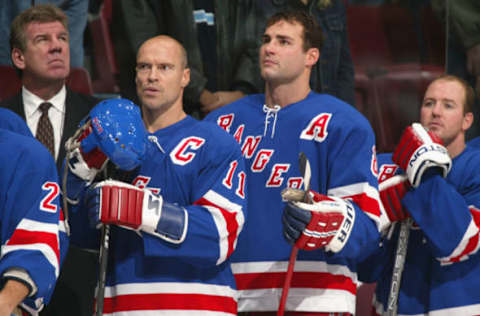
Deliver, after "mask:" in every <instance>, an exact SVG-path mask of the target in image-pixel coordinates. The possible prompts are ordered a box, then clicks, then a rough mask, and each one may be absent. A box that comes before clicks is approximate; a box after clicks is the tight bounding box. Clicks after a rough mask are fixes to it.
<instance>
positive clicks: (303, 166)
mask: <svg viewBox="0 0 480 316" xmlns="http://www.w3.org/2000/svg"><path fill="white" fill-rule="evenodd" d="M298 165H299V168H300V173H301V174H302V177H303V187H304V189H305V196H304V198H303V199H304V201H305V202H308V191H309V190H310V178H311V177H312V170H311V168H310V162H309V161H308V158H307V156H306V155H305V153H303V152H300V154H299V155H298ZM297 253H298V248H297V247H295V245H294V246H293V248H292V252H291V253H290V259H289V261H288V269H287V274H286V275H285V282H284V283H283V289H282V296H281V298H280V304H279V306H278V312H277V316H283V314H284V312H285V305H286V303H287V297H288V290H290V283H291V282H292V276H293V268H294V267H295V261H296V260H297Z"/></svg>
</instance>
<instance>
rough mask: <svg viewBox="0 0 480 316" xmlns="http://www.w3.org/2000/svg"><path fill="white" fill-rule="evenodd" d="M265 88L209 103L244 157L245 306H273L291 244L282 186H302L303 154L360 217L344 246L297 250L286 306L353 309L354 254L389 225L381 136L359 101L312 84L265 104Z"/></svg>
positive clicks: (324, 185)
mask: <svg viewBox="0 0 480 316" xmlns="http://www.w3.org/2000/svg"><path fill="white" fill-rule="evenodd" d="M264 103H265V97H264V95H263V94H258V95H251V96H247V97H245V98H243V99H240V100H238V101H237V102H234V103H232V104H230V105H227V106H224V107H222V108H220V109H219V110H217V111H215V112H213V113H211V114H210V115H208V116H207V117H206V120H211V121H214V122H216V123H217V124H218V125H219V126H221V127H223V128H224V129H225V130H226V131H227V132H229V133H230V134H232V135H233V136H234V137H235V138H236V140H237V141H238V142H239V143H240V144H241V149H242V154H243V156H244V157H245V158H246V165H247V173H248V174H247V187H248V190H247V192H248V209H249V215H248V216H249V217H248V221H247V222H246V225H245V232H244V233H243V234H242V235H241V236H240V239H239V244H238V249H237V251H236V252H235V254H234V255H233V257H232V262H233V264H232V267H233V271H234V274H235V278H236V281H237V287H238V289H239V291H240V297H239V311H275V310H277V309H278V303H279V298H280V296H281V292H282V287H283V283H284V279H285V272H286V270H287V265H288V259H289V256H290V252H291V249H292V246H291V245H289V244H288V243H287V241H286V240H285V239H284V237H283V234H282V222H281V217H282V213H283V209H284V207H285V203H284V202H283V201H282V199H281V195H280V194H281V191H282V189H284V188H286V187H292V188H303V178H302V174H301V172H300V170H299V164H298V156H299V153H300V152H304V153H305V154H306V156H307V157H308V159H309V161H310V165H311V168H312V178H311V189H312V190H315V191H317V192H320V193H322V194H327V195H331V196H337V197H341V198H346V199H351V200H353V202H354V204H355V211H356V221H355V224H354V229H353V231H352V233H351V236H350V238H349V241H348V243H347V244H346V246H345V247H344V248H343V249H342V251H341V252H339V253H337V254H333V253H329V252H325V251H324V250H321V249H320V250H316V251H299V254H298V258H297V262H296V264H295V269H294V273H293V278H292V282H291V288H290V291H289V297H288V300H287V302H286V310H289V311H316V312H329V311H336V312H349V313H352V314H353V313H354V312H355V294H356V284H357V274H356V264H355V261H356V258H357V257H359V256H360V255H362V254H363V253H364V252H365V249H366V248H367V247H368V245H370V244H372V245H374V244H375V243H376V241H377V240H378V238H379V229H381V227H382V225H384V223H386V222H385V217H384V216H382V215H381V214H383V213H382V212H381V207H380V203H379V195H378V188H377V177H376V155H375V146H374V145H375V139H374V134H373V131H372V129H371V127H370V125H369V123H368V121H367V120H366V119H365V118H364V117H363V116H362V115H361V114H360V113H359V112H358V111H356V110H355V109H354V108H353V107H351V106H349V105H348V104H346V103H344V102H342V101H340V100H338V99H336V98H334V97H331V96H328V95H320V94H316V93H313V92H311V93H310V94H309V95H308V96H307V98H306V99H304V100H302V101H300V102H298V103H294V104H290V105H288V106H286V107H284V108H280V107H279V106H277V107H276V108H269V107H267V106H264Z"/></svg>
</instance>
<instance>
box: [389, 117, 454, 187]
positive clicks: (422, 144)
mask: <svg viewBox="0 0 480 316" xmlns="http://www.w3.org/2000/svg"><path fill="white" fill-rule="evenodd" d="M392 160H393V162H395V163H396V164H397V165H399V166H400V167H401V168H402V169H403V170H404V171H405V172H406V174H407V177H408V181H410V184H411V185H412V186H413V187H414V188H416V187H418V186H419V185H420V182H421V181H422V175H423V174H424V173H425V171H426V170H428V169H430V168H437V169H438V170H439V172H441V174H442V176H443V177H446V176H447V174H448V172H449V171H450V168H451V167H452V160H451V159H450V156H449V155H448V152H447V149H446V148H445V147H444V146H443V144H442V141H441V140H440V138H438V136H436V135H435V134H434V133H432V132H427V131H426V130H425V128H424V127H423V126H422V125H420V124H419V123H413V124H412V125H411V126H409V127H407V128H406V129H405V131H404V132H403V134H402V137H401V138H400V142H399V144H398V145H397V147H396V148H395V151H394V153H393V157H392Z"/></svg>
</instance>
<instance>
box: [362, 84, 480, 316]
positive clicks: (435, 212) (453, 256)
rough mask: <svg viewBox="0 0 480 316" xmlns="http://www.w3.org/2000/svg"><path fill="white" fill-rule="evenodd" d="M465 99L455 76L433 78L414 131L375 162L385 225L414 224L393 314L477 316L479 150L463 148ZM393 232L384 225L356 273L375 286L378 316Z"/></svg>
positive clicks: (469, 95) (468, 104) (469, 119)
mask: <svg viewBox="0 0 480 316" xmlns="http://www.w3.org/2000/svg"><path fill="white" fill-rule="evenodd" d="M473 93H474V92H473V89H472V88H471V87H470V86H469V85H468V84H467V83H466V82H465V81H464V80H463V79H460V78H458V77H455V76H450V75H443V76H441V77H439V78H437V79H435V80H434V81H433V82H432V83H431V84H430V85H429V86H428V88H427V90H426V92H425V96H424V99H423V103H422V106H421V110H420V122H421V124H422V125H419V124H418V123H415V124H414V125H412V126H411V127H409V128H407V129H406V131H405V132H404V133H403V135H402V137H401V140H400V143H399V145H397V147H396V149H395V152H394V154H393V155H392V154H384V155H379V159H378V161H379V166H380V169H379V181H380V182H381V183H380V187H381V193H380V194H381V197H382V201H383V203H384V206H385V209H386V210H387V213H388V214H389V216H388V217H389V219H390V221H391V222H392V223H396V222H398V221H399V220H402V219H404V218H407V217H411V218H412V219H413V221H414V224H413V226H412V227H411V229H410V235H409V239H408V247H407V255H406V262H405V266H404V270H403V274H402V278H401V286H400V291H399V298H398V307H397V308H398V314H401V315H479V314H480V293H479V292H478V291H476V290H475V289H476V288H477V287H478V282H479V281H478V276H479V275H480V255H479V253H478V248H479V237H480V234H479V230H480V169H479V168H478V166H480V150H479V149H478V148H475V147H472V146H470V145H466V144H465V132H466V131H467V130H468V129H469V128H470V126H471V125H472V123H473V114H472V105H473V100H474V94H473ZM422 126H423V127H425V128H427V129H428V133H427V132H426V131H425V130H424V128H423V127H422ZM442 142H443V144H444V146H442V145H440V144H439V143H442ZM392 159H393V160H392ZM450 159H451V160H450ZM398 226H399V225H392V226H391V228H392V230H393V235H392V237H391V238H389V237H390V235H389V234H386V235H385V238H383V241H382V243H381V247H380V248H379V249H378V251H377V252H376V253H374V254H373V255H372V256H371V257H370V258H369V259H368V260H366V262H365V263H364V264H362V265H361V269H360V270H359V275H360V277H361V279H362V280H363V281H366V282H375V281H377V288H376V300H375V309H376V313H377V314H379V315H381V314H383V312H384V310H386V309H387V300H388V296H389V291H390V282H391V279H392V267H393V260H394V253H395V251H396V244H397V239H398V233H399V229H398Z"/></svg>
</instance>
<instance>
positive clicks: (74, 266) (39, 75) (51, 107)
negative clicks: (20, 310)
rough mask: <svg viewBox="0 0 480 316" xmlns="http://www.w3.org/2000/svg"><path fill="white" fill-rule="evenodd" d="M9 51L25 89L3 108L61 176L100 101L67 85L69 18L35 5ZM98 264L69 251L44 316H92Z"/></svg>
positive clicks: (17, 24)
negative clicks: (72, 140)
mask: <svg viewBox="0 0 480 316" xmlns="http://www.w3.org/2000/svg"><path fill="white" fill-rule="evenodd" d="M10 46H11V58H12V62H13V65H14V66H15V67H16V68H17V70H18V71H19V74H20V77H21V80H22V89H21V91H19V92H18V94H17V95H15V96H14V97H12V98H11V99H7V100H3V101H2V102H1V103H0V106H3V107H6V108H9V109H10V110H12V111H13V112H16V113H17V114H19V115H20V116H21V117H22V118H23V119H25V121H26V122H27V125H28V127H29V128H30V130H31V131H32V134H33V135H35V137H37V138H38V139H39V140H40V141H41V142H42V143H44V145H45V146H46V147H47V148H48V149H49V151H50V153H51V154H52V155H53V157H54V158H55V161H56V164H57V169H58V170H60V169H61V166H62V163H63V160H64V158H65V148H64V144H65V141H66V140H67V139H68V138H69V137H71V136H72V135H73V133H74V132H75V131H76V130H77V127H78V124H79V122H80V120H81V119H82V118H84V117H85V116H86V115H87V114H88V113H89V112H90V109H91V108H92V107H93V106H94V105H95V104H96V103H98V101H99V100H97V99H95V98H93V97H91V96H86V95H81V94H78V93H75V92H73V91H72V90H70V89H69V88H68V87H66V85H65V80H66V78H67V76H68V74H69V72H70V47H69V33H68V29H67V16H66V15H65V13H64V12H63V11H62V10H61V9H59V8H57V7H55V6H53V5H37V6H33V7H31V8H29V9H27V10H25V11H23V12H22V13H20V14H19V15H18V16H17V17H16V18H15V19H14V21H13V22H12V26H11V30H10ZM60 176H61V175H60ZM95 263H96V257H95V256H93V255H88V254H87V253H85V252H83V251H81V250H80V249H78V248H73V247H70V249H69V252H68V255H67V258H66V260H65V262H64V265H63V267H62V272H61V275H60V278H59V281H58V283H57V286H56V290H55V293H54V296H53V298H52V301H51V303H50V304H49V305H48V306H47V309H46V310H45V311H44V312H46V313H47V314H48V315H49V316H50V315H91V314H92V312H91V311H92V304H93V302H92V301H91V299H90V298H91V297H92V296H93V295H92V294H93V291H94V286H95Z"/></svg>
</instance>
